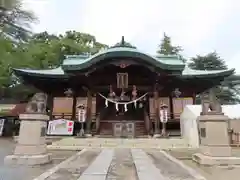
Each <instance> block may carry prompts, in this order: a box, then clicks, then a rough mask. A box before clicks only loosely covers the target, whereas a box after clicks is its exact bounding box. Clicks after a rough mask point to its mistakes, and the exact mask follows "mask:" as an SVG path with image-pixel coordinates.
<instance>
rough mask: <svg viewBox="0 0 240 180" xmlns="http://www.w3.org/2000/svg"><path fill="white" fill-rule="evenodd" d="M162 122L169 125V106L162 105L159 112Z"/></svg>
mask: <svg viewBox="0 0 240 180" xmlns="http://www.w3.org/2000/svg"><path fill="white" fill-rule="evenodd" d="M159 117H160V121H161V122H162V123H167V121H168V106H167V105H162V106H161V108H160V111H159Z"/></svg>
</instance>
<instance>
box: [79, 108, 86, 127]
mask: <svg viewBox="0 0 240 180" xmlns="http://www.w3.org/2000/svg"><path fill="white" fill-rule="evenodd" d="M78 121H79V122H81V123H83V122H85V121H86V109H85V107H84V105H80V106H79V109H78Z"/></svg>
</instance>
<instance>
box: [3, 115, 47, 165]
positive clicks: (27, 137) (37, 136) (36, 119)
mask: <svg viewBox="0 0 240 180" xmlns="http://www.w3.org/2000/svg"><path fill="white" fill-rule="evenodd" d="M20 119H21V125H20V131H19V138H18V142H17V145H16V148H15V151H14V154H13V155H9V156H6V157H5V163H6V164H26V165H37V164H45V163H48V162H50V161H51V157H50V154H48V153H47V145H46V140H45V135H46V127H47V123H46V121H47V120H49V116H47V115H45V114H21V115H20Z"/></svg>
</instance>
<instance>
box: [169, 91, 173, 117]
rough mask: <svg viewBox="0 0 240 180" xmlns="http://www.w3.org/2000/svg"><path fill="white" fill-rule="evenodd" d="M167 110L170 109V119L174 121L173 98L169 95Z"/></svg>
mask: <svg viewBox="0 0 240 180" xmlns="http://www.w3.org/2000/svg"><path fill="white" fill-rule="evenodd" d="M169 108H170V119H174V114H173V97H172V95H171V94H170V96H169Z"/></svg>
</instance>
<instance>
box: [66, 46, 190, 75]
mask: <svg viewBox="0 0 240 180" xmlns="http://www.w3.org/2000/svg"><path fill="white" fill-rule="evenodd" d="M118 57H122V58H127V57H132V58H139V59H140V60H142V61H145V62H147V63H149V64H151V65H153V66H155V67H158V68H161V69H165V70H179V71H182V70H183V69H184V67H185V63H184V62H183V60H182V59H181V58H180V56H160V57H159V58H156V57H154V56H151V55H149V54H146V53H143V52H141V51H138V50H137V49H135V48H130V47H112V48H109V49H106V50H103V51H100V52H98V53H96V54H95V55H93V56H90V57H89V58H77V56H76V57H75V58H70V59H69V58H68V59H66V60H64V62H63V65H62V68H63V70H67V71H70V70H83V69H86V68H89V67H91V66H92V65H94V64H96V63H98V62H101V61H105V60H109V59H111V58H112V59H113V60H114V58H118Z"/></svg>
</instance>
